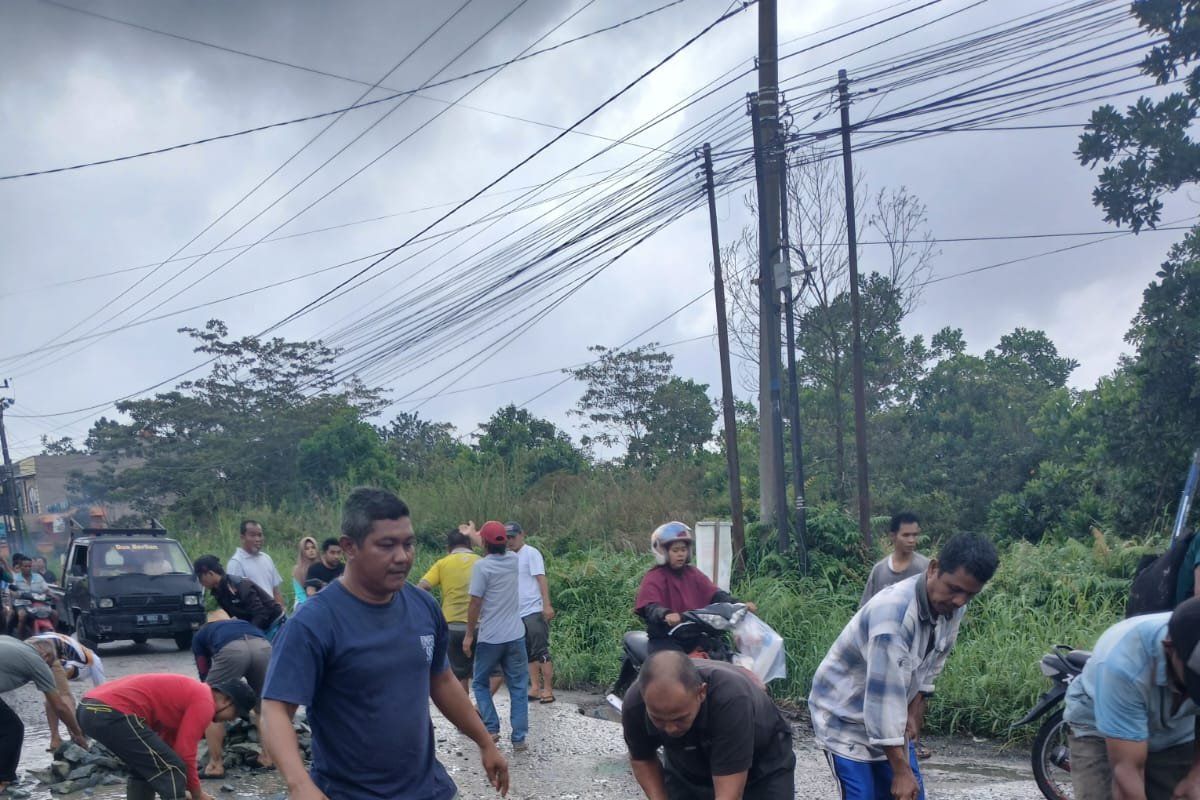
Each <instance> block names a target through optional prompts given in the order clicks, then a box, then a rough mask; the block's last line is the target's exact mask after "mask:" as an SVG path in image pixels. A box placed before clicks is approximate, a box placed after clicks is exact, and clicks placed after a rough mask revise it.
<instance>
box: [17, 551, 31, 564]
mask: <svg viewBox="0 0 1200 800" xmlns="http://www.w3.org/2000/svg"><path fill="white" fill-rule="evenodd" d="M26 561H28V562H29V563H30V564H32V563H33V559H32V558H30V557H29V556H27V555H25V554H24V553H17V554H16V555H15V556H13V566H14V567H19V566H21V565H22V564H24V563H25V562H26Z"/></svg>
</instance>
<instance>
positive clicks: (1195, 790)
mask: <svg viewBox="0 0 1200 800" xmlns="http://www.w3.org/2000/svg"><path fill="white" fill-rule="evenodd" d="M1171 800H1200V774H1198V773H1197V772H1196V769H1195V768H1192V771H1191V772H1189V773H1188V774H1187V777H1185V778H1184V779H1183V780H1181V781H1180V782H1179V784H1178V785H1177V786H1176V787H1175V791H1173V792H1171Z"/></svg>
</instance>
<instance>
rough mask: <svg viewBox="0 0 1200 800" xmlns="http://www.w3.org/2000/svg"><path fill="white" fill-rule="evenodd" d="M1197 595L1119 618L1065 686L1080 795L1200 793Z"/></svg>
mask: <svg viewBox="0 0 1200 800" xmlns="http://www.w3.org/2000/svg"><path fill="white" fill-rule="evenodd" d="M1198 644H1200V598H1192V599H1191V600H1188V601H1186V602H1184V603H1181V604H1180V605H1178V606H1176V607H1175V610H1174V611H1173V612H1165V613H1162V614H1147V615H1146V616H1142V617H1133V618H1131V619H1127V620H1124V621H1122V622H1118V623H1117V624H1116V625H1114V626H1112V627H1111V628H1109V629H1108V630H1107V631H1105V632H1104V634H1103V635H1102V636H1101V637H1100V640H1099V641H1098V642H1096V648H1095V650H1094V651H1093V653H1092V657H1091V659H1090V660H1089V661H1088V663H1087V666H1085V667H1084V668H1083V673H1082V674H1080V676H1079V677H1078V678H1076V679H1075V680H1074V681H1072V682H1071V686H1070V688H1069V689H1067V707H1066V712H1065V713H1064V715H1063V716H1064V717H1065V718H1066V720H1067V723H1068V724H1069V725H1070V729H1071V742H1070V744H1071V782H1072V783H1073V784H1074V786H1075V797H1076V798H1078V800H1109V798H1113V799H1114V800H1157V799H1158V798H1161V800H1171V799H1172V798H1193V797H1200V751H1198V750H1197V748H1196V742H1195V728H1196V724H1197V720H1196V717H1197V714H1200V705H1198V704H1200V646H1198Z"/></svg>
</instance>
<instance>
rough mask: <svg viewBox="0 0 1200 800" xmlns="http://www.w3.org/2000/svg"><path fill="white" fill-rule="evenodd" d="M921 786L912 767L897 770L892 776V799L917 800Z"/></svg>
mask: <svg viewBox="0 0 1200 800" xmlns="http://www.w3.org/2000/svg"><path fill="white" fill-rule="evenodd" d="M920 793H921V786H920V784H918V783H917V776H916V775H914V774H913V771H912V769H911V768H910V767H906V768H905V769H903V770H899V771H897V772H896V773H895V774H894V775H893V776H892V800H917V796H918V795H919V794H920Z"/></svg>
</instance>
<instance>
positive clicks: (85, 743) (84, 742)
mask: <svg viewBox="0 0 1200 800" xmlns="http://www.w3.org/2000/svg"><path fill="white" fill-rule="evenodd" d="M71 741H72V742H74V743H75V744H77V745H79V746H80V747H82V748H83V749H84V750H90V749H91V747H92V740H91V739H89V738H87V737H86V736H83V735H82V734H80V735H78V736H77V735H75V734H74V733H72V734H71Z"/></svg>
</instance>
